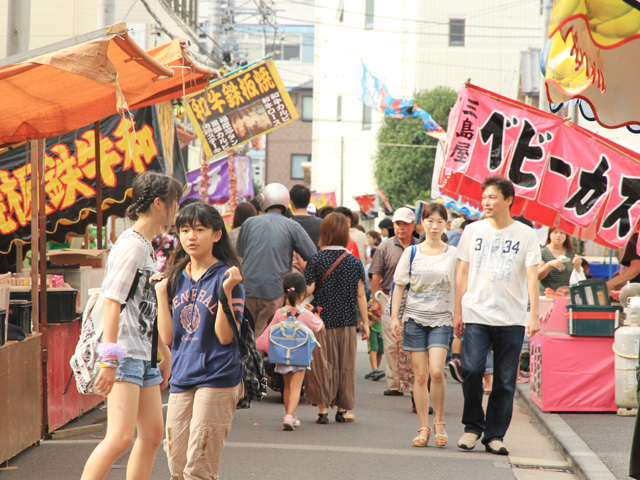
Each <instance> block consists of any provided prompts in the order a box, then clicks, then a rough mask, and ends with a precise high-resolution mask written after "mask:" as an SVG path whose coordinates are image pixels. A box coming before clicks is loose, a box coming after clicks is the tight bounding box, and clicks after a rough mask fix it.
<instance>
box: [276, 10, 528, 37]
mask: <svg viewBox="0 0 640 480" xmlns="http://www.w3.org/2000/svg"><path fill="white" fill-rule="evenodd" d="M279 18H280V19H283V20H292V21H294V22H307V23H311V24H313V25H325V26H328V27H336V28H350V29H352V30H360V31H362V32H363V33H367V32H371V33H395V34H403V35H404V34H406V35H424V36H436V37H449V33H444V32H443V33H440V32H424V31H418V30H416V31H409V30H389V29H382V28H376V29H372V30H365V29H364V28H362V27H358V26H356V25H344V24H333V23H325V22H319V21H317V20H316V21H314V22H312V21H310V20H305V19H301V18H292V17H283V16H281V17H279ZM464 36H465V38H500V39H522V38H531V39H533V38H535V39H536V40H540V35H539V34H538V35H533V34H532V35H510V36H504V35H502V36H497V35H480V34H470V33H466V32H465V35H464Z"/></svg>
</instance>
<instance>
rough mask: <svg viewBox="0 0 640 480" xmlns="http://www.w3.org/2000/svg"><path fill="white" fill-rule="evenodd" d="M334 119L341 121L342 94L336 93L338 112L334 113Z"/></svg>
mask: <svg viewBox="0 0 640 480" xmlns="http://www.w3.org/2000/svg"><path fill="white" fill-rule="evenodd" d="M336 121H338V122H341V121H342V95H338V113H337V114H336Z"/></svg>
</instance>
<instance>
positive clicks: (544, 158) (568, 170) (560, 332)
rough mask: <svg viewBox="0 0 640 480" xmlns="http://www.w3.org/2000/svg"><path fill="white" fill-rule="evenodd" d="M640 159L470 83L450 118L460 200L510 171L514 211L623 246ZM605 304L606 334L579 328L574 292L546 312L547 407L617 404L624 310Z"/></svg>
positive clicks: (448, 171) (535, 353)
mask: <svg viewBox="0 0 640 480" xmlns="http://www.w3.org/2000/svg"><path fill="white" fill-rule="evenodd" d="M639 164H640V155H638V153H636V152H634V151H632V150H629V149H627V148H624V147H622V146H620V145H617V144H615V143H613V142H611V141H609V140H607V139H605V138H603V137H601V136H599V135H596V134H594V133H592V132H590V131H588V130H586V129H584V128H581V127H579V126H578V125H576V124H574V123H572V122H570V121H568V120H565V119H563V118H560V117H557V116H555V115H552V114H550V113H546V112H543V111H540V110H538V109H535V108H533V107H530V106H528V105H525V104H523V103H520V102H517V101H515V100H511V99H509V98H505V97H502V96H500V95H497V94H495V93H492V92H489V91H487V90H484V89H482V88H479V87H476V86H474V85H471V84H467V85H466V86H465V87H464V88H463V89H462V90H461V92H460V94H459V96H458V100H457V102H456V104H455V106H454V108H453V109H452V111H451V114H450V116H449V128H448V134H447V147H446V152H445V159H444V163H443V165H442V169H441V170H440V172H439V183H440V188H441V190H442V191H443V192H444V193H446V194H448V195H450V196H452V197H454V198H461V199H463V200H467V199H470V200H473V201H477V202H479V201H480V200H481V194H482V192H481V189H480V184H481V183H482V181H483V179H484V178H486V177H487V176H489V175H493V174H500V175H503V176H504V177H505V178H508V179H509V180H511V181H512V182H513V184H514V187H515V194H516V197H515V199H514V203H513V206H512V208H511V214H512V215H524V216H525V217H526V218H527V219H529V220H532V221H534V222H536V223H538V224H543V225H548V226H552V225H554V224H557V225H558V228H559V229H560V230H562V231H564V232H567V233H568V234H570V235H572V236H574V237H579V238H582V239H588V240H595V241H596V242H598V243H600V244H602V245H606V246H608V247H611V248H616V249H618V248H622V247H624V246H625V245H626V243H627V242H628V241H629V238H630V236H631V234H632V232H633V230H634V227H635V226H636V223H637V222H638V219H639V218H640V183H639V182H640V180H639V179H638V178H637V177H636V176H635V172H637V171H638V165H639ZM606 293H607V292H604V294H605V295H606ZM603 300H604V299H603ZM606 300H607V301H608V295H606ZM573 303H575V301H574V302H573ZM582 303H587V302H586V301H583V302H582ZM603 303H606V301H605V302H603ZM601 304H602V303H601ZM576 309H577V308H576ZM602 309H603V310H606V311H607V313H603V314H601V315H599V316H596V317H597V318H600V319H601V320H602V321H603V323H602V325H603V326H605V327H610V329H609V332H606V333H604V332H599V333H598V332H595V335H597V336H583V335H594V332H591V333H581V332H579V331H578V332H577V331H576V330H575V327H576V325H577V326H578V327H579V326H580V325H581V324H580V323H577V324H576V323H575V317H574V318H573V319H572V318H569V319H568V318H567V314H571V312H568V311H567V301H566V300H561V299H558V300H556V301H555V303H554V304H553V305H552V307H551V310H550V311H549V312H548V315H545V318H544V319H543V321H542V324H541V327H542V328H541V331H540V333H539V334H537V335H536V336H534V337H533V338H532V340H531V356H532V357H531V398H532V400H533V401H534V402H535V403H536V404H537V405H538V406H539V407H540V408H541V409H542V410H544V411H616V410H617V407H616V403H615V386H614V385H615V384H614V353H613V351H612V345H613V338H612V337H613V324H614V322H615V318H617V315H616V314H615V309H614V308H608V309H607V308H604V307H603V308H602ZM568 320H569V321H568Z"/></svg>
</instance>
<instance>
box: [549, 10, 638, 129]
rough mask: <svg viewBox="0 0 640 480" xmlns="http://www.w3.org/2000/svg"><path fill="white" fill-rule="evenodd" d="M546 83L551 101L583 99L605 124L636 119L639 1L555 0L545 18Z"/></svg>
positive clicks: (612, 125) (628, 123) (616, 124)
mask: <svg viewBox="0 0 640 480" xmlns="http://www.w3.org/2000/svg"><path fill="white" fill-rule="evenodd" d="M549 38H550V39H551V42H550V45H549V55H548V60H547V64H546V69H545V70H546V73H545V83H546V88H547V97H548V99H549V101H550V102H552V103H563V102H567V101H568V100H570V99H572V98H576V99H582V100H583V101H586V102H588V103H589V105H590V106H591V110H593V115H594V116H595V118H596V119H597V121H598V123H600V124H601V125H603V126H605V127H608V128H615V127H620V126H632V125H638V124H640V94H639V93H638V90H637V89H636V88H635V86H636V85H635V82H637V80H638V78H640V62H638V58H640V3H639V2H637V1H634V0H626V1H625V0H559V1H557V2H556V4H555V6H554V7H553V10H552V13H551V19H550V22H549Z"/></svg>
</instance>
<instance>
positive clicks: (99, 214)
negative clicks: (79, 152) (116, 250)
mask: <svg viewBox="0 0 640 480" xmlns="http://www.w3.org/2000/svg"><path fill="white" fill-rule="evenodd" d="M93 133H94V138H95V156H96V230H97V234H98V238H97V239H96V240H97V247H98V250H101V249H102V169H101V164H102V161H101V160H102V159H101V148H100V120H98V121H97V122H95V123H94V124H93ZM86 247H87V245H85V248H86Z"/></svg>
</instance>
